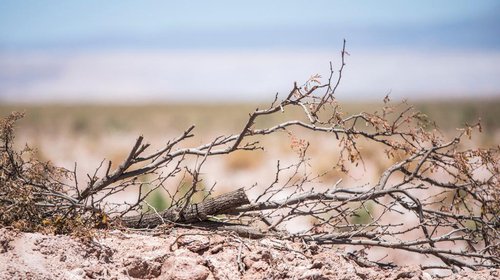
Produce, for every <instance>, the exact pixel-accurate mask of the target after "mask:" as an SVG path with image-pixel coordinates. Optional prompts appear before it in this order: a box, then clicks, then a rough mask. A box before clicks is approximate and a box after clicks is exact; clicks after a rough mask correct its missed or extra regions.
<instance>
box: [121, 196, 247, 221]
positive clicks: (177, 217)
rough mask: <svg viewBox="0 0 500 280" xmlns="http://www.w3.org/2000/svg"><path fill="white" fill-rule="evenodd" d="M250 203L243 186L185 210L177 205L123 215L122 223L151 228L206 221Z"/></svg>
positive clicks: (189, 206)
mask: <svg viewBox="0 0 500 280" xmlns="http://www.w3.org/2000/svg"><path fill="white" fill-rule="evenodd" d="M249 203H250V201H249V200H248V197H247V195H246V194H245V191H244V190H243V188H241V189H238V190H235V191H233V192H229V193H225V194H222V195H219V196H216V197H214V198H208V199H206V200H205V201H203V202H200V203H196V204H190V205H187V206H186V207H185V208H184V210H183V209H182V208H180V207H177V208H170V209H167V210H165V211H162V212H159V213H148V214H142V215H136V216H130V217H123V218H122V223H123V225H125V226H126V227H130V228H151V227H155V226H158V225H160V224H162V223H165V222H175V223H193V222H199V221H205V220H207V219H208V217H209V216H212V215H217V214H221V213H223V212H227V211H228V210H230V209H234V208H236V207H239V206H242V205H245V204H249Z"/></svg>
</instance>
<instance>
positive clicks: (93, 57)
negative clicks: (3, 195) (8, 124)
mask: <svg viewBox="0 0 500 280" xmlns="http://www.w3.org/2000/svg"><path fill="white" fill-rule="evenodd" d="M2 7H3V8H2V9H1V10H0V102H9V103H12V102H23V103H25V102H27V103H30V102H31V103H40V102H42V103H50V102H61V103H78V102H90V103H109V102H119V103H136V102H139V103H154V102H220V101H228V102H231V101H234V102H247V101H250V102H251V101H265V100H269V99H272V98H273V97H274V95H275V93H276V92H279V93H281V94H282V95H285V94H286V93H287V92H288V91H289V89H290V88H291V86H292V85H293V82H294V81H297V82H298V83H299V84H301V83H303V82H305V81H306V80H307V79H308V78H309V77H310V76H311V75H314V74H317V73H318V74H321V75H322V76H323V77H324V79H323V81H324V82H325V81H326V80H325V78H326V77H327V76H328V74H329V62H330V61H332V63H333V66H334V68H335V69H338V67H339V64H340V50H341V48H342V41H343V39H344V38H345V39H347V51H348V52H349V54H350V55H348V56H346V63H347V65H346V68H345V71H344V78H343V80H342V83H341V86H340V87H339V90H338V92H337V94H338V97H339V98H342V99H346V100H353V101H355V100H380V99H381V98H383V97H384V96H385V95H386V94H387V93H391V96H392V97H393V98H395V99H404V98H408V99H410V100H421V99H446V98H460V99H464V98H465V99H467V98H481V99H488V98H498V97H499V96H500V79H498V78H497V77H498V76H499V74H500V29H499V28H498V27H499V26H500V5H499V4H498V3H497V2H495V1H481V2H471V1H439V2H435V1H419V2H418V3H413V2H401V1H392V0H385V1H381V2H376V3H372V2H362V3H356V4H355V3H353V2H350V1H313V2H308V3H303V2H300V1H287V2H281V1H277V2H272V3H268V2H264V1H257V2H254V3H233V2H231V1H215V2H211V3H205V2H203V1H194V2H189V3H176V2H171V1H141V2H140V3H139V2H134V1H119V2H118V1H106V2H97V1H72V2H65V3H58V4H57V5H54V3H53V2H52V1H23V2H18V1H4V2H3V3H2Z"/></svg>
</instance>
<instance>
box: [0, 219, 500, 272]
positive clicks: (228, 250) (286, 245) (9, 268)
mask: <svg viewBox="0 0 500 280" xmlns="http://www.w3.org/2000/svg"><path fill="white" fill-rule="evenodd" d="M367 264H369V263H366V262H362V261H360V260H354V259H353V258H352V257H349V255H348V254H345V253H344V252H342V251H341V250H339V249H336V248H331V247H323V246H308V247H305V246H304V245H303V244H301V243H300V242H297V243H293V242H280V241H277V240H271V239H261V240H249V239H242V238H239V237H236V236H232V235H230V234H228V233H221V234H214V233H209V232H205V231H200V230H190V229H179V228H174V229H168V230H165V231H163V232H158V231H157V232H156V233H155V234H153V233H152V232H147V233H130V232H121V231H118V230H115V231H101V232H97V233H95V238H94V239H93V241H92V242H87V243H84V242H81V241H78V239H75V238H72V237H69V236H53V235H44V234H40V233H19V232H15V231H13V230H9V229H0V279H10V280H14V279H200V280H202V279H251V280H256V279H346V280H347V279H387V280H389V279H425V280H428V279H436V278H437V277H436V276H432V275H431V274H430V273H429V272H426V271H422V270H421V269H420V268H419V267H418V266H406V267H396V268H391V269H382V268H379V267H367ZM499 277H500V270H498V269H497V270H482V271H479V272H472V271H469V272H465V271H462V272H459V273H457V274H453V275H450V276H448V277H447V278H445V279H498V278H499Z"/></svg>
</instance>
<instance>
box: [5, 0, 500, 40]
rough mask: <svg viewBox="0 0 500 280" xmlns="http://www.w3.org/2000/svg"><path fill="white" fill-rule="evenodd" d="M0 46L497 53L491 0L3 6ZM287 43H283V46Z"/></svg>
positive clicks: (499, 15)
mask: <svg viewBox="0 0 500 280" xmlns="http://www.w3.org/2000/svg"><path fill="white" fill-rule="evenodd" d="M0 5H1V7H2V8H1V9H0V47H1V48H3V49H16V48H23V49H26V48H28V49H29V48H64V47H67V48H104V47H107V48H110V47H111V48H148V47H149V48H210V47H211V48H224V47H225V48H254V47H260V48H266V47H296V48H304V47H307V48H313V47H316V48H322V47H324V48H330V47H332V46H336V44H338V37H339V36H340V37H347V38H348V39H350V41H353V42H352V43H353V44H354V43H357V42H359V44H360V45H359V46H358V45H355V46H356V47H361V44H370V45H374V46H383V47H412V46H418V47H429V48H431V47H432V48H436V47H442V48H447V47H453V48H464V47H478V48H493V49H497V48H500V3H499V2H498V1H472V0H468V1H464V0H451V1H450V0H447V1H400V0H399V1H387V0H386V1H245V2H243V1H40V0H31V1H10V0H7V1H6V0H3V1H2V3H1V4H0ZM290 45H293V46H290Z"/></svg>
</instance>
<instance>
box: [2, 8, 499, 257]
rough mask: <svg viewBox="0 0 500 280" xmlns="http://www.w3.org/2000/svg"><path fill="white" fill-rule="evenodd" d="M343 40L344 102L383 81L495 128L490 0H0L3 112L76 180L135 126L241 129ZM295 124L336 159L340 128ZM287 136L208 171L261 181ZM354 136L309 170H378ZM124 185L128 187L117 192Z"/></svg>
mask: <svg viewBox="0 0 500 280" xmlns="http://www.w3.org/2000/svg"><path fill="white" fill-rule="evenodd" d="M344 39H346V40H347V51H348V53H349V55H348V56H346V63H347V65H346V67H345V69H344V73H343V75H344V78H343V79H342V81H341V84H340V87H339V89H338V91H337V93H336V96H337V98H338V100H339V102H340V104H341V105H342V106H343V108H344V111H345V112H346V113H347V114H348V113H358V112H360V111H362V110H367V111H374V110H377V109H378V108H380V107H381V106H382V105H383V103H382V99H383V98H384V96H386V95H387V94H389V93H390V96H391V99H393V100H395V101H396V102H397V101H398V100H403V99H408V100H409V102H410V104H414V105H415V106H416V107H417V108H418V109H419V110H422V111H423V112H424V113H425V114H427V115H428V116H429V117H430V118H432V119H434V120H435V121H436V123H437V125H438V126H439V128H440V131H441V133H442V134H443V135H445V137H449V138H451V137H453V136H454V135H456V134H457V130H456V128H458V127H461V126H463V125H464V124H465V123H469V124H472V123H474V122H476V121H477V120H478V119H479V118H481V120H482V123H483V129H484V132H483V133H482V134H479V135H475V136H474V137H473V138H472V140H471V141H469V142H465V143H463V145H464V146H465V147H478V146H482V147H496V146H497V145H498V143H500V141H499V140H500V122H499V120H500V109H499V108H500V79H499V77H500V4H499V2H498V1H496V0H483V1H463V0H443V1H432V0H425V1H398V0H381V1H376V2H375V1H347V0H346V1H260V0H256V1H245V2H243V1H152V0H144V1H125V0H120V1H116V0H108V1H91V0H89V1H47V0H44V1H42V0H31V1H30V0H27V1H14V0H3V1H1V2H0V115H1V116H2V117H4V116H6V115H7V114H9V113H10V112H12V111H14V110H17V111H23V112H26V117H25V118H24V119H23V120H22V121H20V122H19V125H18V129H17V137H18V138H17V145H18V146H19V147H21V146H23V145H24V144H25V143H28V144H29V145H30V146H33V147H36V148H38V152H37V153H38V156H39V157H40V158H42V159H46V160H50V161H52V162H54V163H55V164H56V165H59V166H63V167H66V168H69V169H73V167H74V165H75V162H78V166H77V169H78V176H79V178H80V179H79V181H80V184H85V182H86V180H87V177H86V174H87V173H91V174H92V173H93V172H94V170H95V168H96V167H97V166H99V164H100V163H101V161H102V160H103V159H108V160H112V161H113V163H114V164H115V165H116V164H118V163H119V162H120V161H121V160H123V158H124V157H125V156H126V155H127V153H128V151H129V149H130V148H131V145H133V143H134V141H135V139H136V138H137V136H138V135H144V136H145V139H146V141H148V142H149V143H151V144H152V149H154V148H159V147H161V146H162V145H163V144H165V143H166V142H167V140H169V139H171V138H173V137H176V136H178V135H179V134H180V133H182V131H184V129H186V128H187V127H188V126H189V125H191V124H195V125H197V128H196V129H195V131H194V132H195V133H196V135H197V136H196V137H195V138H193V139H190V140H189V141H188V142H186V143H185V145H187V146H189V145H199V144H203V143H206V142H208V141H210V140H212V139H213V138H214V137H216V136H219V135H222V134H227V133H237V132H238V131H239V130H241V128H242V125H243V124H244V123H245V121H246V118H247V117H248V113H249V112H251V111H252V110H254V109H255V108H256V106H259V105H260V106H262V104H269V103H270V102H271V101H272V100H273V98H274V95H275V94H276V93H277V92H278V93H280V95H281V96H282V97H283V96H284V95H285V94H287V93H288V91H289V90H290V89H291V87H292V85H293V82H294V81H297V82H298V83H299V84H302V83H303V82H305V81H306V80H307V79H308V78H309V77H310V76H311V75H314V74H321V75H323V77H327V76H328V74H329V62H330V61H331V62H332V64H333V67H334V68H335V69H338V67H339V66H340V65H339V64H340V59H341V56H340V51H341V49H342V42H343V40H344ZM323 82H326V79H325V78H323ZM291 117H292V118H294V116H293V114H292V116H291ZM279 121H280V117H273V118H271V119H268V120H266V121H264V122H262V123H260V125H271V124H274V123H276V122H279ZM297 135H298V136H299V137H300V138H302V139H305V140H307V141H310V142H311V149H310V155H311V158H312V162H311V164H310V166H308V168H310V171H311V172H313V173H323V172H326V171H329V170H332V168H333V166H334V165H335V163H336V162H337V160H338V156H339V147H338V143H336V142H332V140H333V139H332V137H331V136H330V135H312V134H310V133H305V132H300V131H297ZM291 140H292V139H290V137H289V136H288V135H287V134H286V133H283V134H274V135H272V136H270V137H268V138H266V139H264V140H263V144H264V145H265V146H266V150H265V151H259V152H254V153H251V154H248V153H235V154H233V155H231V156H228V157H217V158H213V159H210V161H209V162H207V163H206V164H205V169H204V174H203V176H204V177H203V184H205V185H206V186H207V187H210V186H213V185H214V184H216V191H217V192H224V191H227V190H230V189H234V188H237V187H250V186H251V185H253V184H254V183H256V184H257V187H256V188H254V190H253V191H254V192H258V191H259V189H262V188H263V187H265V186H267V185H268V184H269V183H270V182H272V180H273V179H274V173H275V166H276V161H277V160H281V161H282V163H283V164H286V163H291V162H294V161H295V160H296V159H297V156H296V154H295V152H294V151H293V149H292V147H290V146H291ZM362 149H363V151H362V152H363V153H364V154H365V163H366V166H364V167H363V168H358V169H355V170H353V172H352V173H351V174H349V175H348V176H347V175H346V174H342V173H339V172H337V171H335V170H333V171H332V172H331V173H329V175H328V176H325V177H323V178H322V179H321V180H320V181H319V182H318V184H321V185H322V186H329V185H331V184H333V183H334V182H336V181H337V180H338V179H339V178H343V179H344V181H343V184H344V186H349V185H351V184H355V185H360V184H362V183H365V182H366V181H368V182H370V181H374V180H376V179H377V178H378V177H379V176H380V174H381V172H382V171H383V170H384V169H385V168H387V166H388V165H390V164H391V162H390V161H388V160H385V158H386V157H385V156H384V153H383V150H382V149H380V150H377V149H375V148H373V147H370V146H366V147H362ZM180 180H181V179H177V178H175V179H174V180H173V181H172V182H171V183H170V185H171V186H172V187H173V188H174V187H177V186H179V185H180V184H182V182H180ZM250 195H252V193H251V194H250ZM155 196H156V197H155V198H154V199H153V200H152V201H150V203H151V204H152V205H154V206H155V207H159V208H162V207H165V206H167V204H165V200H164V199H162V197H164V193H163V194H162V193H161V192H160V193H158V194H155ZM135 198H136V194H135V193H134V191H133V190H132V191H131V192H129V193H127V194H121V196H120V197H118V199H117V200H118V201H129V200H133V199H135ZM308 222H311V221H301V223H299V224H295V225H294V227H293V228H292V230H300V229H302V228H305V227H307V225H308ZM357 222H360V221H357ZM361 222H362V221H361ZM396 260H397V262H398V263H405V262H407V261H410V260H411V261H414V260H413V259H411V257H410V258H404V257H399V258H396Z"/></svg>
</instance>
